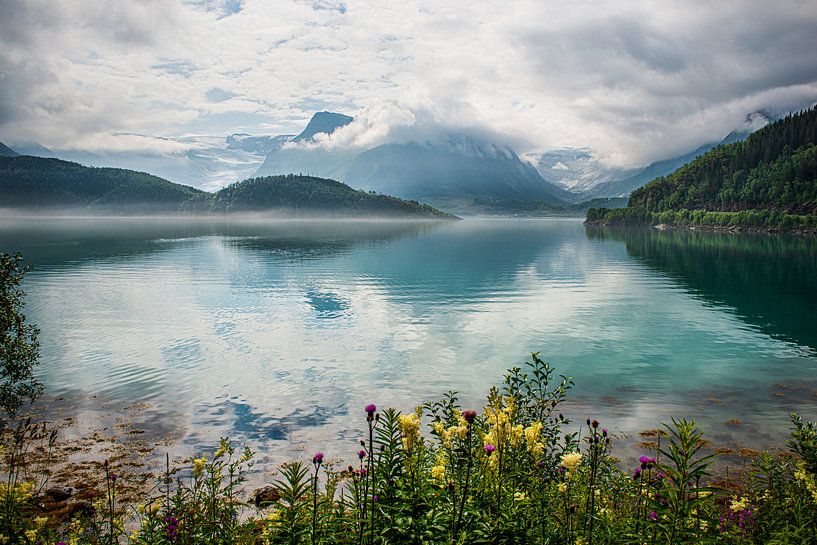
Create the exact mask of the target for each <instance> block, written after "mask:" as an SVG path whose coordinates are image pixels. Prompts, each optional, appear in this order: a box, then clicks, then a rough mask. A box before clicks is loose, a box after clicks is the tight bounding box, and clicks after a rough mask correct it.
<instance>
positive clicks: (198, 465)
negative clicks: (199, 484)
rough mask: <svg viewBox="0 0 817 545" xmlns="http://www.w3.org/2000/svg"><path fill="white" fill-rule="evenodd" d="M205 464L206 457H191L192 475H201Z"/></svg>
mask: <svg viewBox="0 0 817 545" xmlns="http://www.w3.org/2000/svg"><path fill="white" fill-rule="evenodd" d="M205 465H207V458H193V476H194V477H201V475H202V473H204V467H205Z"/></svg>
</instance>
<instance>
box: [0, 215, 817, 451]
mask: <svg viewBox="0 0 817 545" xmlns="http://www.w3.org/2000/svg"><path fill="white" fill-rule="evenodd" d="M0 251H21V252H23V254H24V256H25V258H26V261H27V262H28V263H29V264H30V265H31V266H32V268H33V270H32V272H31V273H30V274H29V275H28V276H27V277H26V281H25V288H26V290H27V292H28V304H27V307H26V313H27V316H28V318H29V320H30V321H32V322H34V323H36V324H38V325H39V326H40V328H41V330H42V334H41V341H42V365H41V368H40V370H39V372H40V374H41V378H42V380H43V382H44V383H45V385H46V392H47V397H48V398H49V399H53V398H57V397H62V398H63V399H64V403H66V404H68V403H70V404H71V410H72V411H74V412H75V413H76V414H77V415H79V416H80V417H81V418H86V419H90V418H92V416H93V415H95V414H99V413H101V412H105V411H114V412H115V411H118V410H121V409H122V408H123V407H126V406H131V405H133V404H134V403H146V404H147V407H146V408H145V410H144V411H142V412H141V413H140V414H139V418H140V419H141V423H143V424H144V426H145V427H148V428H152V429H154V430H157V431H160V432H164V433H168V434H170V436H171V437H172V439H173V441H174V443H175V445H176V446H175V447H174V448H177V449H178V450H179V452H185V453H190V452H191V451H196V450H201V449H205V448H208V447H209V446H211V445H212V444H214V443H215V442H216V441H217V440H218V437H219V436H225V435H229V436H230V437H232V438H233V439H235V440H236V441H237V442H239V443H241V442H243V441H248V442H250V443H251V444H252V445H253V446H254V448H256V449H258V450H259V451H260V452H261V455H262V456H261V460H262V461H280V460H282V459H285V458H289V457H292V456H300V455H301V454H300V453H299V450H300V449H302V448H304V446H306V448H308V449H310V450H311V449H312V448H316V449H321V450H324V451H325V452H328V453H331V455H345V456H347V457H348V456H349V455H350V454H351V453H353V452H354V449H355V444H356V441H357V439H358V438H359V433H360V430H361V428H362V427H363V425H364V423H365V422H364V419H363V418H362V407H363V406H364V405H365V404H366V403H370V402H374V403H377V404H378V406H379V407H386V406H395V407H397V408H400V409H403V410H406V409H410V408H412V407H413V406H414V405H415V404H417V403H420V402H423V401H427V400H432V399H435V398H438V397H439V396H441V395H442V394H443V393H445V392H446V391H447V390H450V389H454V390H457V391H458V392H460V398H461V399H462V401H463V403H464V404H465V405H466V406H473V407H476V406H482V400H483V399H484V395H485V394H486V393H487V391H488V389H489V388H490V387H491V386H492V385H496V384H498V383H499V382H500V381H501V377H502V373H503V372H504V371H505V370H506V369H507V368H508V367H510V366H512V365H514V364H518V363H519V362H521V361H522V360H524V359H525V358H526V357H527V355H528V354H529V353H530V352H532V351H539V352H541V355H542V357H543V358H544V359H546V360H548V361H550V362H551V363H552V364H553V365H554V366H555V367H556V368H557V370H558V371H559V372H560V373H564V374H566V375H570V376H572V377H574V379H575V383H576V387H575V389H574V390H573V391H572V393H571V394H570V396H569V400H570V401H569V402H568V404H567V405H566V407H565V409H566V413H568V414H570V415H571V416H572V417H574V418H575V419H576V420H577V421H583V420H584V418H586V417H596V418H599V419H602V420H603V421H604V423H605V424H606V425H609V427H610V429H611V430H614V431H616V432H622V433H626V434H634V433H637V432H638V431H640V430H642V429H645V428H653V427H656V425H657V424H658V423H659V422H660V421H661V420H666V419H668V417H669V416H670V415H675V416H687V417H696V418H698V419H699V420H700V421H701V422H702V424H703V425H704V428H705V429H708V430H715V429H716V428H717V430H718V431H717V437H714V439H715V440H717V441H724V442H729V441H736V442H741V443H746V444H750V445H751V446H768V445H770V444H772V443H773V442H778V443H779V441H780V440H781V438H782V437H783V435H785V434H786V432H787V419H788V413H789V412H790V411H791V410H795V409H797V410H800V411H802V412H803V413H804V414H805V415H806V416H810V417H811V418H812V419H813V418H814V417H815V414H814V406H815V402H817V321H816V319H815V314H814V310H815V309H817V280H815V279H816V278H817V242H815V240H814V239H808V238H796V237H776V236H764V237H760V236H748V235H724V234H712V233H687V232H659V231H654V230H639V231H611V230H592V229H591V230H587V229H585V227H584V226H583V225H582V224H581V222H579V221H576V220H476V219H468V220H464V221H460V222H439V223H429V222H426V223H423V222H378V221H344V222H337V221H307V220H303V221H269V220H261V219H255V220H243V221H240V220H235V219H230V220H227V219H219V218H208V219H204V220H194V219H189V218H188V219H161V218H151V219H144V218H143V219H139V218H130V219H96V220H91V219H58V218H50V219H43V218H37V219H20V218H17V219H13V220H11V219H7V220H0ZM92 396H95V397H92ZM732 418H737V419H740V420H741V421H742V422H743V424H742V425H741V426H737V427H733V428H724V426H723V425H722V424H723V423H724V422H725V421H726V420H728V419H732ZM724 429H726V430H727V431H726V432H724V431H723V430H724Z"/></svg>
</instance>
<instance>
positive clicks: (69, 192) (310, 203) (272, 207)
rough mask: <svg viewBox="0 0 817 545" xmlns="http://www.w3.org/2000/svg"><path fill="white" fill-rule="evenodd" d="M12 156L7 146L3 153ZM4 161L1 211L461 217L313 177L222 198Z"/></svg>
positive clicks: (0, 164) (21, 159)
mask: <svg viewBox="0 0 817 545" xmlns="http://www.w3.org/2000/svg"><path fill="white" fill-rule="evenodd" d="M5 149H9V148H7V147H5V146H3V147H2V148H0V150H5ZM5 153H6V156H3V157H0V208H5V209H17V210H25V211H31V212H59V211H70V212H80V213H114V214H144V213H147V214H175V213H196V214H198V213H201V214H209V213H237V212H241V213H271V212H274V213H276V214H281V215H287V216H292V215H295V216H311V215H329V216H375V217H412V218H453V216H450V215H448V214H445V213H443V212H440V211H439V210H436V209H434V208H432V207H430V206H427V205H424V204H420V203H417V202H414V201H405V200H402V199H398V198H396V197H390V196H386V195H374V194H370V193H366V192H364V191H357V190H355V189H352V188H351V187H349V186H347V185H345V184H342V183H340V182H336V181H334V180H325V179H321V178H315V177H311V176H294V175H287V176H269V177H263V178H253V179H249V180H244V181H242V182H237V183H234V184H231V185H229V186H227V187H225V188H223V189H221V190H220V191H218V192H216V193H207V192H204V191H201V190H199V189H196V188H193V187H189V186H185V185H180V184H175V183H172V182H169V181H167V180H164V179H162V178H159V177H157V176H153V175H151V174H146V173H144V172H136V171H132V170H125V169H118V168H94V167H85V166H82V165H79V164H77V163H72V162H68V161H63V160H61V159H53V158H41V157H32V156H25V155H16V156H15V155H11V154H13V153H14V152H13V151H12V150H10V149H9V152H5Z"/></svg>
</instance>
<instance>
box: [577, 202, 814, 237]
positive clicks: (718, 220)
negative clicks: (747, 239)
mask: <svg viewBox="0 0 817 545" xmlns="http://www.w3.org/2000/svg"><path fill="white" fill-rule="evenodd" d="M587 223H589V224H604V225H636V226H638V225H660V224H663V225H673V226H677V227H707V228H715V229H750V230H752V229H756V230H764V231H804V232H817V214H812V215H795V214H786V213H785V212H779V211H774V210H743V211H741V212H711V211H707V210H686V209H681V210H664V211H663V212H650V211H648V210H646V209H644V208H640V207H634V208H629V207H628V208H612V209H608V208H591V209H590V210H588V211H587Z"/></svg>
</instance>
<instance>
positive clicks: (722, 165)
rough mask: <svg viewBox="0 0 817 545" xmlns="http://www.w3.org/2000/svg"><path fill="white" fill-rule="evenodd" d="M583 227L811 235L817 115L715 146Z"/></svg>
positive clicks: (596, 212)
mask: <svg viewBox="0 0 817 545" xmlns="http://www.w3.org/2000/svg"><path fill="white" fill-rule="evenodd" d="M587 219H588V222H590V223H619V224H656V223H666V224H680V225H702V226H720V227H736V228H741V227H746V228H768V229H781V230H789V229H808V230H811V229H815V228H817V108H812V109H810V110H806V111H803V112H800V113H798V114H795V115H790V116H788V117H786V118H785V119H781V120H780V121H777V122H775V123H772V124H770V125H768V126H766V127H764V128H763V129H760V130H759V131H757V132H755V133H753V134H752V135H750V136H749V137H748V138H747V139H746V140H744V141H742V142H735V143H733V144H728V145H724V146H718V147H716V148H714V149H712V150H711V151H709V152H707V153H705V154H704V155H702V156H700V157H699V158H697V159H695V160H694V161H692V162H690V163H688V164H687V165H684V166H683V167H681V168H679V169H678V170H676V171H675V172H673V173H672V174H669V175H668V176H664V177H659V178H656V179H655V180H653V181H652V182H650V183H649V184H647V185H646V186H644V187H643V188H641V189H638V190H636V191H634V192H633V193H632V194H631V195H630V200H629V203H628V206H627V208H626V209H620V210H606V209H591V210H589V211H588V215H587Z"/></svg>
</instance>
